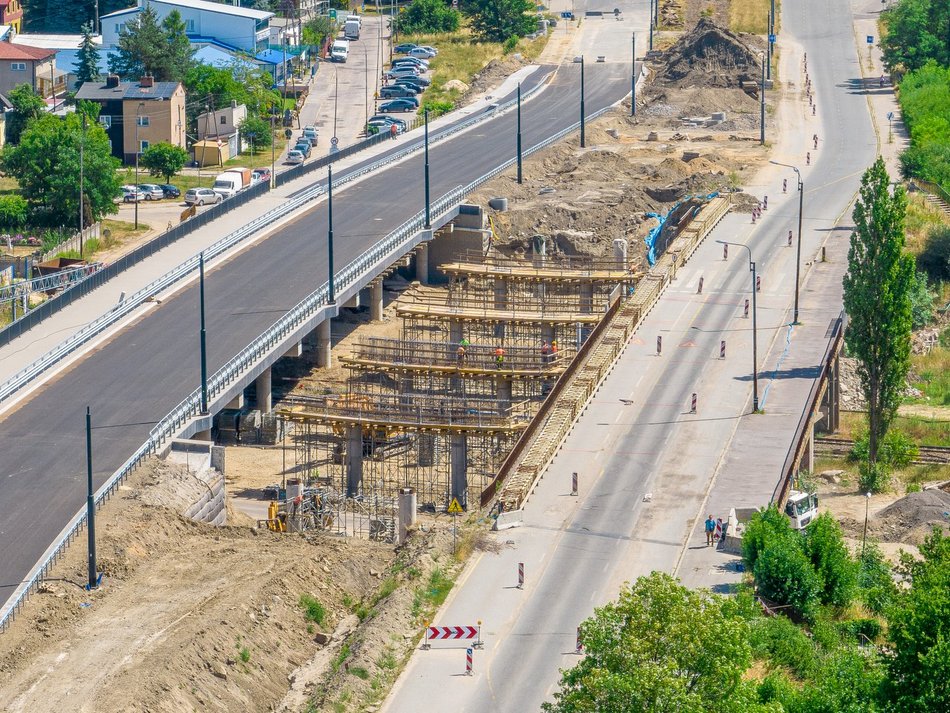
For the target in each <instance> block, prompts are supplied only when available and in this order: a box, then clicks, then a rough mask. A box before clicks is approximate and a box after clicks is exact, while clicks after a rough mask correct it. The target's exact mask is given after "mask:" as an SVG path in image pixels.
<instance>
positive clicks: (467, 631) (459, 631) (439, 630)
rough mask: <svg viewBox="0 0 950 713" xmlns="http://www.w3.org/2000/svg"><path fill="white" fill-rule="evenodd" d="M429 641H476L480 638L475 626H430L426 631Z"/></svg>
mask: <svg viewBox="0 0 950 713" xmlns="http://www.w3.org/2000/svg"><path fill="white" fill-rule="evenodd" d="M426 635H427V636H426V638H428V639H429V641H447V640H450V639H474V638H477V637H478V627H475V626H430V627H429V628H428V629H427V631H426Z"/></svg>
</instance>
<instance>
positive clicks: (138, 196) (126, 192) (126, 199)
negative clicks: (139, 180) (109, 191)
mask: <svg viewBox="0 0 950 713" xmlns="http://www.w3.org/2000/svg"><path fill="white" fill-rule="evenodd" d="M119 199H120V200H121V201H122V202H123V203H137V202H138V201H144V200H145V195H144V194H143V193H142V192H141V191H140V190H139V189H138V188H136V187H135V186H122V195H121V196H120V197H119Z"/></svg>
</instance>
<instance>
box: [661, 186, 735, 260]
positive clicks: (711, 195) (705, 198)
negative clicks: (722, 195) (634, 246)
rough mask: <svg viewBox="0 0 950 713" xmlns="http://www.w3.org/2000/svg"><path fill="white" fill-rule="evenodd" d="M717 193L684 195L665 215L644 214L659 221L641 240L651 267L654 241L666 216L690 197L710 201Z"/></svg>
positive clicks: (663, 224)
mask: <svg viewBox="0 0 950 713" xmlns="http://www.w3.org/2000/svg"><path fill="white" fill-rule="evenodd" d="M718 195H719V191H716V192H715V193H710V194H709V195H706V196H686V197H685V198H684V199H683V200H681V201H680V202H679V203H676V204H674V205H673V207H672V208H670V209H669V210H668V211H667V212H666V214H665V215H660V214H659V213H647V214H646V217H647V218H656V219H657V220H659V221H660V222H659V224H658V225H657V226H656V227H655V228H653V229H651V230H650V232H649V233H648V234H647V236H646V238H644V240H643V242H644V243H646V246H647V264H648V265H649V266H650V267H653V266H654V265H655V264H656V241H657V240H658V239H659V237H660V235H661V234H662V232H663V228H664V226H666V220H667V218H669V217H670V215H671V214H672V213H673V212H675V211H676V209H677V208H679V207H680V206H681V205H683V203H685V202H686V201H688V200H690V199H691V198H696V197H699V198H701V199H702V201H703V202H704V203H705V202H706V201H711V200H712V199H713V198H715V197H716V196H718Z"/></svg>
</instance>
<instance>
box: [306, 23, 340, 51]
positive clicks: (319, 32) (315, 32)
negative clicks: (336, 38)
mask: <svg viewBox="0 0 950 713" xmlns="http://www.w3.org/2000/svg"><path fill="white" fill-rule="evenodd" d="M335 34H336V23H335V22H334V21H333V20H331V19H330V16H329V15H317V16H316V17H314V18H312V19H310V20H308V21H307V23H306V24H305V25H304V26H303V41H304V44H308V45H311V46H313V47H321V46H322V45H323V43H324V42H326V40H327V38H328V37H332V36H333V35H335Z"/></svg>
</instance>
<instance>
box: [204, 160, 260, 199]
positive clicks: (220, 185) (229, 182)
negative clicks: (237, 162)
mask: <svg viewBox="0 0 950 713" xmlns="http://www.w3.org/2000/svg"><path fill="white" fill-rule="evenodd" d="M249 185H251V169H249V168H241V167H235V168H229V169H228V170H227V171H225V172H224V173H220V174H218V176H217V178H215V179H214V185H213V186H211V190H212V191H214V192H215V193H217V194H218V195H220V196H221V197H222V198H230V197H231V196H233V195H234V194H236V193H239V192H240V191H243V190H244V189H245V188H247V187H248V186H249Z"/></svg>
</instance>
